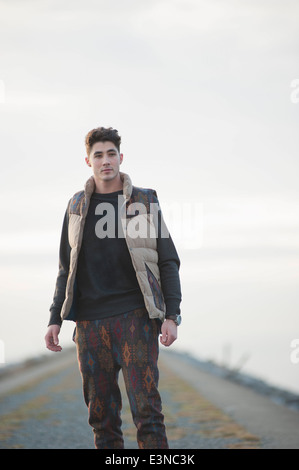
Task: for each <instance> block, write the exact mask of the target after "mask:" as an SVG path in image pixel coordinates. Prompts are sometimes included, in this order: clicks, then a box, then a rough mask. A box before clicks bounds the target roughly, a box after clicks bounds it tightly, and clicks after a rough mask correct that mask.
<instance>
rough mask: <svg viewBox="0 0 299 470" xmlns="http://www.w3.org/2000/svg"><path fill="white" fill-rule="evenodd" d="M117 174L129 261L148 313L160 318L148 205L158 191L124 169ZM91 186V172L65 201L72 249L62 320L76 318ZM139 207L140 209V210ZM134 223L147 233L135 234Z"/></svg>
mask: <svg viewBox="0 0 299 470" xmlns="http://www.w3.org/2000/svg"><path fill="white" fill-rule="evenodd" d="M120 176H121V179H122V182H123V203H122V205H121V207H120V215H121V220H122V223H123V227H124V236H125V240H126V243H127V247H128V250H129V253H130V255H131V259H132V264H133V267H134V269H135V272H136V277H137V280H138V283H139V286H140V289H141V292H142V294H143V298H144V303H145V307H146V309H147V311H148V314H149V317H150V318H159V319H160V320H162V321H163V320H164V318H165V311H166V306H165V302H164V298H163V293H162V289H161V281H160V272H159V267H158V252H157V218H156V217H154V216H153V214H152V212H151V208H152V207H153V206H154V207H155V208H156V206H157V204H158V200H157V194H156V192H155V191H154V190H152V189H144V188H137V187H135V186H132V183H131V180H130V177H129V176H128V175H126V174H125V173H120ZM94 189H95V181H94V178H93V176H91V177H90V178H89V179H88V180H87V182H86V184H85V187H84V191H79V192H77V193H76V194H74V196H73V197H72V198H71V200H70V201H69V204H68V215H69V225H68V237H69V244H70V247H71V253H70V266H69V274H68V279H67V285H66V291H65V300H64V303H63V305H62V309H61V319H62V320H75V318H76V288H77V287H76V271H77V263H78V257H79V252H80V248H81V244H82V238H83V230H84V224H85V219H86V215H87V212H88V208H89V203H90V198H91V195H92V193H93V192H94ZM151 205H152V206H151ZM140 208H141V209H142V210H139V209H140ZM136 209H137V211H136ZM136 214H137V215H136ZM132 224H133V225H132ZM136 224H137V225H138V226H139V227H143V230H145V231H146V233H147V234H148V235H149V236H142V237H140V236H136V232H135V233H134V227H136ZM132 228H133V230H132ZM154 234H155V236H154Z"/></svg>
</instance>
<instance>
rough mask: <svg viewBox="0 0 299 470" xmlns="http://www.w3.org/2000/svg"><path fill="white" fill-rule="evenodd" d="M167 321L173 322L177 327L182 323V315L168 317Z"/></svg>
mask: <svg viewBox="0 0 299 470" xmlns="http://www.w3.org/2000/svg"><path fill="white" fill-rule="evenodd" d="M165 320H172V321H173V322H174V323H175V324H176V325H177V326H179V325H180V324H181V322H182V317H181V315H166V317H165Z"/></svg>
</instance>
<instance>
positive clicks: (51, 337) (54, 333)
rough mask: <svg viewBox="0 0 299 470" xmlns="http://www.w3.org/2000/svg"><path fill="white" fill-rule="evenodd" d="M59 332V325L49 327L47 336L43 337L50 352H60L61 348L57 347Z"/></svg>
mask: <svg viewBox="0 0 299 470" xmlns="http://www.w3.org/2000/svg"><path fill="white" fill-rule="evenodd" d="M59 332H60V326H59V325H50V326H49V327H48V331H47V334H46V336H45V341H46V347H47V348H48V349H50V351H54V352H58V351H61V350H62V347H61V346H60V345H59V340H58V335H59Z"/></svg>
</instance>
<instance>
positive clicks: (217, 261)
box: [0, 0, 299, 390]
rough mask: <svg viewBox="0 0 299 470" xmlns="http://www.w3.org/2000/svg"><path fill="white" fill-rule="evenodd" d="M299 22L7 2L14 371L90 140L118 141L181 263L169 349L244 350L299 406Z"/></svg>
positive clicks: (242, 5) (252, 4)
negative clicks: (151, 195)
mask: <svg viewBox="0 0 299 470" xmlns="http://www.w3.org/2000/svg"><path fill="white" fill-rule="evenodd" d="M298 18H299V3H298V1H297V0H284V1H282V0H242V1H240V0H72V1H70V0H52V1H50V0H6V1H4V0H0V156H1V172H0V198H1V232H0V237H1V240H0V256H1V264H0V277H1V282H0V285H1V288H2V292H1V295H0V299H1V307H0V315H2V320H1V322H0V323H1V325H0V326H1V330H0V339H2V340H3V341H4V343H5V347H6V354H7V358H8V359H7V360H10V359H9V358H13V357H18V358H19V357H22V356H23V357H24V356H25V355H26V354H29V353H33V350H34V349H35V350H39V351H44V343H43V337H44V330H45V325H46V324H47V321H48V308H49V306H50V303H51V301H52V295H53V291H54V284H55V276H56V274H57V262H58V244H59V239H60V231H61V224H62V219H63V215H64V211H65V208H66V205H67V202H68V200H69V198H70V197H71V196H72V194H74V193H75V192H77V191H78V190H80V189H82V188H83V185H84V183H85V181H86V180H87V178H88V177H89V176H90V174H91V173H90V168H88V167H87V165H86V164H85V162H84V157H85V148H84V138H85V135H86V134H87V132H88V131H89V130H90V129H92V128H94V127H97V126H101V125H103V126H113V127H115V128H116V129H118V130H119V133H120V135H121V136H122V152H123V153H124V161H123V164H122V170H123V171H124V172H127V173H128V174H129V175H130V176H131V178H132V181H133V183H134V184H135V185H137V186H143V187H152V188H155V189H156V190H157V193H158V196H159V199H160V203H161V206H162V209H163V210H164V213H166V221H167V223H168V226H169V229H170V231H171V233H172V235H173V238H174V240H175V242H176V245H177V247H178V249H179V255H180V257H181V261H182V265H181V280H182V286H183V304H182V313H183V315H184V317H185V319H184V325H185V326H184V328H182V329H181V330H180V341H179V342H178V345H179V347H181V348H186V349H187V350H188V351H192V353H194V352H198V353H199V354H205V355H208V356H209V357H215V356H216V355H218V357H219V355H221V348H222V347H223V344H224V343H226V344H229V345H232V348H233V352H234V351H235V354H236V357H237V359H239V358H240V355H241V354H243V353H244V352H248V351H249V353H250V354H251V359H250V361H251V362H249V366H250V367H251V368H252V370H254V372H255V373H258V374H262V376H263V377H264V376H266V377H269V378H270V379H271V380H273V381H274V382H275V383H277V381H278V380H280V383H281V384H283V385H286V386H288V387H289V386H293V387H295V389H296V390H299V384H298V371H297V369H296V366H294V365H293V364H291V363H290V359H289V354H290V342H291V340H293V339H294V338H296V337H298V331H299V330H298V308H299V305H298V282H299V185H298V173H299V171H298V170H299V163H298V161H299V159H298V144H299V133H298V118H299V102H298V101H299V62H298V57H299V35H298ZM296 80H297V81H296ZM292 85H293V86H292ZM296 87H297V89H296ZM292 98H293V99H292ZM186 221H187V222H188V223H186ZM183 222H184V223H183ZM188 224H189V225H188ZM182 227H183V228H186V227H187V228H188V227H189V228H190V230H189V232H188V231H187V232H186V231H185V232H184V231H183V233H182V230H180V229H182ZM174 229H178V230H177V231H176V230H174ZM184 248H192V249H193V250H190V249H189V250H184ZM194 248H195V249H197V250H196V251H195V250H194ZM24 253H25V254H27V256H20V255H21V254H24ZM13 254H15V255H16V256H12V255H13ZM28 255H29V256H28ZM34 255H36V256H34ZM24 315H25V316H26V334H24V328H23V325H24ZM28 322H29V323H28ZM66 323H71V322H66ZM16 325H17V326H18V327H17V328H16ZM70 327H71V325H70ZM64 331H65V330H64ZM65 334H66V335H67V337H69V340H70V338H71V335H70V334H69V333H68V332H67V330H66V333H65ZM30 348H32V350H31V349H30ZM270 353H271V354H270Z"/></svg>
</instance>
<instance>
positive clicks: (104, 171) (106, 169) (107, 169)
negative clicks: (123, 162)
mask: <svg viewBox="0 0 299 470" xmlns="http://www.w3.org/2000/svg"><path fill="white" fill-rule="evenodd" d="M107 171H112V168H105V169H104V170H102V172H103V173H106V172H107Z"/></svg>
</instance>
